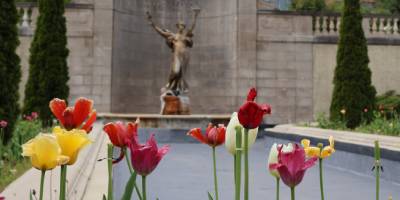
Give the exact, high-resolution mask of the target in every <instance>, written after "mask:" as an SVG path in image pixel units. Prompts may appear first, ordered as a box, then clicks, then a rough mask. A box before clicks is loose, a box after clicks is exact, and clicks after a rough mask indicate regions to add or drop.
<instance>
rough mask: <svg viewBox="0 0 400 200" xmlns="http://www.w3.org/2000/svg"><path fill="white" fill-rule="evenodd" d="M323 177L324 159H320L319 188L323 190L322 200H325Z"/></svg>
mask: <svg viewBox="0 0 400 200" xmlns="http://www.w3.org/2000/svg"><path fill="white" fill-rule="evenodd" d="M322 175H323V174H322V158H319V187H320V189H321V200H324V199H325V197H324V181H323V176H322Z"/></svg>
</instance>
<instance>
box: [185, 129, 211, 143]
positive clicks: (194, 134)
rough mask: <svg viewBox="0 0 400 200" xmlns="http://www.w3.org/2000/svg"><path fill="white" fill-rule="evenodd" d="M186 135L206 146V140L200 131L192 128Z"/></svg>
mask: <svg viewBox="0 0 400 200" xmlns="http://www.w3.org/2000/svg"><path fill="white" fill-rule="evenodd" d="M188 135H190V136H192V137H193V138H195V139H196V140H198V141H199V142H202V143H204V144H207V139H206V138H205V136H204V135H203V134H202V133H201V130H200V129H199V128H194V129H191V130H190V131H189V133H188Z"/></svg>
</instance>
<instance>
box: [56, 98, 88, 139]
mask: <svg viewBox="0 0 400 200" xmlns="http://www.w3.org/2000/svg"><path fill="white" fill-rule="evenodd" d="M92 107H93V101H92V100H89V99H86V98H83V97H81V98H79V99H78V100H76V102H75V106H74V107H67V104H66V103H65V101H64V100H61V99H58V98H55V99H53V100H51V101H50V110H51V112H53V114H54V116H56V118H57V119H58V121H60V123H61V125H62V126H63V127H64V128H65V129H67V130H72V129H75V128H77V129H83V130H85V131H86V132H87V133H89V132H90V131H91V130H92V125H93V123H94V122H95V121H96V110H93V108H92ZM85 120H86V123H85V124H83V123H84V122H85Z"/></svg>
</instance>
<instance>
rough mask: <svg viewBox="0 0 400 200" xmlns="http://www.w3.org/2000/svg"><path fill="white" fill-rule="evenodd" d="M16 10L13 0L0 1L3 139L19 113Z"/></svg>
mask: <svg viewBox="0 0 400 200" xmlns="http://www.w3.org/2000/svg"><path fill="white" fill-rule="evenodd" d="M17 23H18V12H17V8H16V6H15V2H14V0H2V1H0V120H5V121H7V122H8V125H7V127H6V128H5V129H4V139H5V141H7V140H8V139H10V138H11V134H12V131H13V129H14V126H15V122H16V120H17V117H18V115H19V111H20V109H19V105H18V99H19V93H18V88H19V87H18V86H19V82H20V80H21V66H20V58H19V57H18V55H17V54H16V50H17V47H18V45H19V40H18V29H17Z"/></svg>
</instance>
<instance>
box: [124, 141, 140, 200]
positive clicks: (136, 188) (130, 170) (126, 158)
mask: <svg viewBox="0 0 400 200" xmlns="http://www.w3.org/2000/svg"><path fill="white" fill-rule="evenodd" d="M121 151H124V154H125V160H126V163H127V164H128V169H129V172H130V173H131V175H132V176H134V180H135V181H134V183H133V185H134V187H135V191H136V194H137V196H138V198H139V199H140V200H143V198H142V195H141V194H140V191H139V188H138V186H137V184H136V176H137V173H136V172H135V171H134V170H133V168H132V163H131V161H130V159H129V155H128V152H127V151H126V148H122V149H121Z"/></svg>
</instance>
